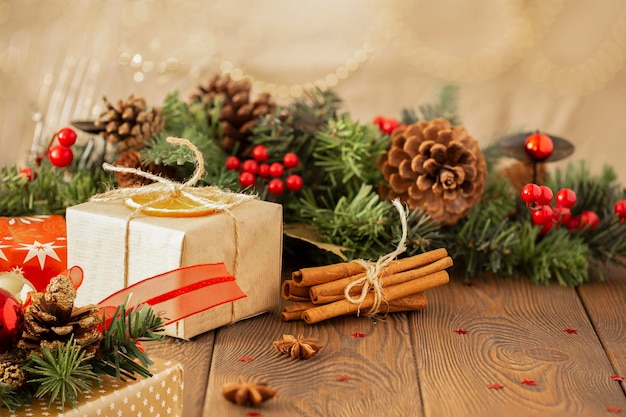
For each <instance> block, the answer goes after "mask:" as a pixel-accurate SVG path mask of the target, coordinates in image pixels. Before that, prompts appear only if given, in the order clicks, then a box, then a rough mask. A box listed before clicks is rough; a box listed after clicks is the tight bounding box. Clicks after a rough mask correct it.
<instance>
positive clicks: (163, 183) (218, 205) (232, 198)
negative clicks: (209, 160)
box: [90, 136, 255, 218]
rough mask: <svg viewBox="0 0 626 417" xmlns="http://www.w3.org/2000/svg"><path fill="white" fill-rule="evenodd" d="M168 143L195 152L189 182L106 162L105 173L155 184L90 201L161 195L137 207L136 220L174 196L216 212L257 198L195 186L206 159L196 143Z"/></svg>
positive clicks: (116, 191)
mask: <svg viewBox="0 0 626 417" xmlns="http://www.w3.org/2000/svg"><path fill="white" fill-rule="evenodd" d="M166 141H167V142H168V143H170V144H172V145H178V146H180V145H182V146H186V147H188V148H189V149H191V150H192V151H193V153H194V156H195V158H194V163H195V166H196V169H195V171H194V173H193V175H192V176H191V178H189V179H188V180H187V181H186V182H184V183H180V182H176V181H172V180H170V179H167V178H163V177H161V176H158V175H154V174H152V173H150V172H145V171H142V170H141V169H138V168H128V167H119V166H115V165H111V164H108V163H106V162H105V163H104V164H102V168H103V169H104V170H105V171H111V172H122V173H125V174H134V175H137V176H140V177H143V178H146V179H149V180H151V181H154V183H153V184H150V185H146V186H143V187H128V188H117V189H114V190H109V191H107V192H104V193H102V194H97V195H95V196H93V197H91V198H90V201H96V202H100V201H113V200H119V199H125V198H131V197H136V196H140V195H148V194H150V195H158V196H159V197H158V198H156V199H154V200H152V201H149V202H147V203H145V204H143V205H141V206H140V207H138V208H137V209H136V210H135V212H134V213H133V214H132V215H131V218H132V217H135V216H136V215H137V214H138V213H140V212H141V211H142V210H144V209H146V208H149V207H152V206H154V205H156V204H158V203H161V202H163V201H166V200H168V199H170V198H172V197H179V196H184V197H187V198H189V199H190V200H192V201H195V202H196V203H198V204H199V205H200V206H202V207H205V208H208V209H212V210H215V211H224V210H228V209H230V208H233V207H235V206H236V205H238V204H241V203H243V202H245V201H248V200H250V199H253V198H255V197H254V196H252V195H247V194H240V193H232V192H229V191H224V190H222V189H220V188H219V187H216V186H210V187H194V185H195V184H196V183H197V182H198V181H199V180H200V178H201V177H202V174H204V158H203V157H202V153H201V152H200V151H199V150H198V148H197V147H196V146H195V145H194V144H193V143H191V142H190V141H189V140H187V139H183V138H175V137H171V136H170V137H168V138H167V139H166Z"/></svg>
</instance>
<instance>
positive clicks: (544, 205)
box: [521, 184, 626, 234]
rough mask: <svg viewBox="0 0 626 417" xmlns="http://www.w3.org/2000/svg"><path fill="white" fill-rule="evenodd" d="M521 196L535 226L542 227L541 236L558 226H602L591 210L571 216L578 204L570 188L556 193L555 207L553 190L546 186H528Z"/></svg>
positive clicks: (572, 227) (582, 227) (583, 227)
mask: <svg viewBox="0 0 626 417" xmlns="http://www.w3.org/2000/svg"><path fill="white" fill-rule="evenodd" d="M521 195H522V199H523V200H524V201H525V202H526V207H528V209H529V210H531V217H532V222H533V224H535V225H538V226H541V232H540V233H541V234H545V233H547V232H549V231H550V230H551V229H552V227H554V226H555V225H557V224H562V225H565V227H567V228H568V229H570V230H572V229H586V228H590V229H594V228H596V227H597V226H598V225H599V224H600V218H599V217H598V215H597V214H596V213H595V212H593V211H590V210H587V211H583V212H582V213H580V215H578V216H575V217H573V216H572V215H571V212H570V209H571V208H572V207H574V205H575V204H576V193H575V192H574V190H571V189H569V188H562V189H560V190H559V191H558V192H557V193H556V198H555V200H556V205H555V206H552V205H551V203H552V197H553V193H552V190H551V189H550V187H547V186H545V185H537V184H526V185H525V186H524V188H522V193H521ZM625 206H626V205H625ZM624 210H625V211H626V207H625V208H624ZM625 214H626V213H625Z"/></svg>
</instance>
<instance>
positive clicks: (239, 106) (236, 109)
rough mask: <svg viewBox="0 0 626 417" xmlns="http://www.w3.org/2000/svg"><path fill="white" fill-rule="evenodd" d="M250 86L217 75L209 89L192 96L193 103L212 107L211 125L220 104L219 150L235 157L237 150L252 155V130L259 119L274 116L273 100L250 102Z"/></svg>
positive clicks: (203, 87) (264, 96)
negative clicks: (214, 111)
mask: <svg viewBox="0 0 626 417" xmlns="http://www.w3.org/2000/svg"><path fill="white" fill-rule="evenodd" d="M250 87H251V86H250V82H249V81H247V80H237V81H235V80H233V79H231V78H230V75H228V74H222V75H214V76H213V77H211V79H210V80H209V81H208V83H207V84H206V85H199V86H198V91H197V92H196V93H194V94H193V95H192V96H191V100H192V101H203V102H205V103H209V104H210V105H211V106H210V107H211V108H210V109H209V114H208V116H209V123H211V122H212V120H211V116H212V115H211V113H212V111H213V108H214V106H216V105H218V103H217V101H218V100H219V101H220V102H221V108H220V112H219V116H218V118H219V122H220V125H221V127H222V132H223V137H222V139H221V140H220V148H222V149H223V150H224V151H225V152H227V153H229V154H230V153H232V152H233V150H234V149H235V147H237V154H239V155H249V153H250V141H249V137H250V135H251V134H252V127H254V125H255V124H256V122H257V119H258V118H260V117H262V116H264V115H266V114H268V113H272V112H273V111H274V109H275V108H276V105H275V103H274V101H273V100H272V98H271V96H270V95H269V94H267V93H263V94H260V95H259V96H258V97H256V99H255V100H253V101H250Z"/></svg>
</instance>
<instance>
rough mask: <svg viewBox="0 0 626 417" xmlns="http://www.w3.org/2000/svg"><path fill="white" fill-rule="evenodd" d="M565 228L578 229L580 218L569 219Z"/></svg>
mask: <svg viewBox="0 0 626 417" xmlns="http://www.w3.org/2000/svg"><path fill="white" fill-rule="evenodd" d="M566 227H567V228H568V229H570V230H576V229H580V216H576V217H571V218H570V219H569V220H568V221H567V223H566Z"/></svg>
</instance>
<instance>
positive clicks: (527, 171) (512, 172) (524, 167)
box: [500, 161, 547, 195]
mask: <svg viewBox="0 0 626 417" xmlns="http://www.w3.org/2000/svg"><path fill="white" fill-rule="evenodd" d="M536 167H537V172H536V173H535V175H536V178H535V179H534V181H533V166H532V163H529V162H523V161H518V162H515V163H514V164H511V165H509V166H508V167H506V168H504V169H502V171H500V173H501V174H502V176H503V177H505V178H508V179H509V181H510V182H511V185H512V186H513V189H514V190H515V191H516V193H517V195H519V194H520V193H521V192H522V188H524V186H525V185H526V184H528V183H531V182H535V183H537V184H543V183H544V182H545V181H546V176H547V169H546V164H544V163H539V164H536Z"/></svg>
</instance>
